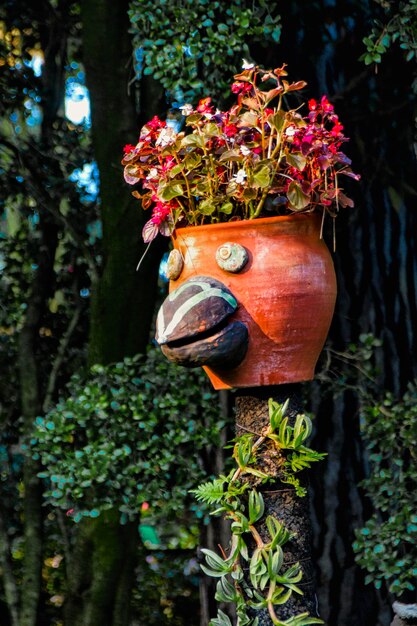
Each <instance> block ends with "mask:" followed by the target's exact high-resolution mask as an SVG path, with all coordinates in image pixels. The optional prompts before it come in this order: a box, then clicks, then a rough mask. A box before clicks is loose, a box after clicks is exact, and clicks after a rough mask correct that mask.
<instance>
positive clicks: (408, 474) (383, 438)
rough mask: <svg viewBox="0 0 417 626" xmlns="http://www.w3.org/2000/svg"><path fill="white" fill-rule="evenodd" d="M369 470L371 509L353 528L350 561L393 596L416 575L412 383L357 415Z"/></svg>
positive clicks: (416, 419)
mask: <svg viewBox="0 0 417 626" xmlns="http://www.w3.org/2000/svg"><path fill="white" fill-rule="evenodd" d="M361 420H362V424H361V426H362V430H363V435H364V438H365V441H366V444H367V447H368V450H369V461H370V465H371V468H370V469H371V472H370V476H369V478H367V479H366V480H365V481H363V486H364V487H365V489H366V492H367V494H368V496H369V497H370V499H371V501H372V505H373V508H374V510H375V513H374V514H373V515H372V517H371V518H370V519H369V520H368V521H367V522H366V524H365V526H364V527H363V528H362V529H360V530H357V531H356V541H355V543H354V546H353V547H354V550H355V552H356V554H357V556H356V560H357V562H358V563H359V565H361V566H362V567H364V568H365V569H366V570H367V571H368V575H367V577H366V581H367V582H373V583H374V585H375V586H376V588H377V589H379V588H380V587H381V586H382V583H383V581H385V582H386V583H387V585H388V588H389V590H390V591H391V592H392V593H394V594H397V595H400V594H401V593H403V592H405V591H406V590H410V591H412V590H414V589H415V588H416V578H417V566H416V563H417V386H416V383H413V384H411V383H410V384H409V386H408V390H407V391H406V393H405V394H404V395H403V397H402V398H401V399H400V400H399V401H397V400H396V399H395V398H394V396H393V395H392V394H391V393H387V394H386V395H385V397H384V399H383V400H382V401H381V402H377V401H374V402H369V401H368V403H365V404H364V406H363V408H362V413H361Z"/></svg>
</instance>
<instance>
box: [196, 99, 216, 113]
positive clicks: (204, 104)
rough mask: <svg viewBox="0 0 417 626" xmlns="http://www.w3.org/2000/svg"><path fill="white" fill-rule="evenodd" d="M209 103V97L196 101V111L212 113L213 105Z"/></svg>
mask: <svg viewBox="0 0 417 626" xmlns="http://www.w3.org/2000/svg"><path fill="white" fill-rule="evenodd" d="M210 105H211V98H203V99H202V100H200V102H199V103H198V107H197V111H198V112H199V113H213V107H212V106H210Z"/></svg>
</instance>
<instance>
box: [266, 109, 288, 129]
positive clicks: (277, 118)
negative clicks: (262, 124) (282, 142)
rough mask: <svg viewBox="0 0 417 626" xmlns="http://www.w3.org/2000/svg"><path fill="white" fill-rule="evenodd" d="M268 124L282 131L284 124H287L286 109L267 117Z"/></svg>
mask: <svg viewBox="0 0 417 626" xmlns="http://www.w3.org/2000/svg"><path fill="white" fill-rule="evenodd" d="M267 121H268V124H270V125H271V126H272V127H273V128H275V130H277V131H278V132H281V130H282V128H283V126H284V124H285V113H284V111H277V112H276V113H274V114H273V115H270V116H268V118H267Z"/></svg>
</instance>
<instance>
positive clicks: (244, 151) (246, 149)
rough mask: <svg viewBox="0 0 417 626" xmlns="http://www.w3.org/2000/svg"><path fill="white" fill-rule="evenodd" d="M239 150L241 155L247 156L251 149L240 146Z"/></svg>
mask: <svg viewBox="0 0 417 626" xmlns="http://www.w3.org/2000/svg"><path fill="white" fill-rule="evenodd" d="M240 151H241V153H242V154H243V156H248V154H251V151H250V150H249V148H248V147H247V146H240Z"/></svg>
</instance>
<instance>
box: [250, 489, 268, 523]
mask: <svg viewBox="0 0 417 626" xmlns="http://www.w3.org/2000/svg"><path fill="white" fill-rule="evenodd" d="M264 511H265V503H264V499H263V497H262V494H261V493H258V492H257V491H256V490H255V489H252V491H251V492H250V494H249V524H251V525H252V524H255V522H257V521H258V520H260V519H261V517H262V516H263V514H264Z"/></svg>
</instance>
